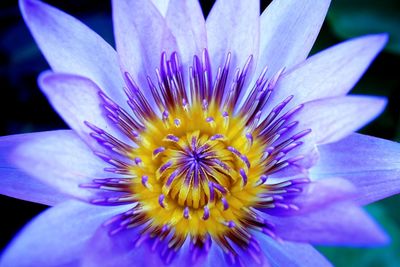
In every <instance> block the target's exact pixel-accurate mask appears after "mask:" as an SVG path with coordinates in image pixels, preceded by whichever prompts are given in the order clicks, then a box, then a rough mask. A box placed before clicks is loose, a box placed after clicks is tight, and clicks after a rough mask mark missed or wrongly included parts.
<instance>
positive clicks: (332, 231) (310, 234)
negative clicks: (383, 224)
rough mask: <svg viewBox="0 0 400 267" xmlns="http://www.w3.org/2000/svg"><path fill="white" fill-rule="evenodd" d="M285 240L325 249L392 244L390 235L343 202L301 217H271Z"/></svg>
mask: <svg viewBox="0 0 400 267" xmlns="http://www.w3.org/2000/svg"><path fill="white" fill-rule="evenodd" d="M267 220H268V221H269V222H271V223H272V224H274V227H275V233H276V234H277V235H278V237H280V238H282V239H284V240H290V241H296V242H306V243H311V244H321V245H351V246H368V245H382V244H386V243H387V242H388V237H387V235H386V234H385V233H384V232H383V231H382V230H381V229H380V228H379V226H378V225H377V224H376V223H375V222H374V221H373V220H372V219H371V218H370V217H369V215H368V214H367V213H366V212H364V211H363V210H362V209H361V208H359V207H358V206H356V205H354V204H352V203H350V202H339V203H336V204H332V205H330V206H328V207H324V208H323V209H321V210H319V211H315V212H311V213H307V214H303V215H299V216H290V217H281V216H280V217H278V216H276V217H275V216H268V217H267Z"/></svg>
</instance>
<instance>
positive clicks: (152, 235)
mask: <svg viewBox="0 0 400 267" xmlns="http://www.w3.org/2000/svg"><path fill="white" fill-rule="evenodd" d="M251 60H252V57H250V58H249V60H248V61H247V63H246V64H245V66H244V68H243V70H242V71H239V70H237V71H236V73H235V75H234V78H233V82H232V84H231V85H230V86H229V90H228V89H227V88H228V86H227V79H228V73H229V63H230V55H229V54H228V56H227V59H226V62H225V64H224V66H223V67H220V68H219V69H218V71H217V74H216V77H215V79H212V77H211V66H210V63H209V62H210V61H209V59H208V54H207V51H206V50H205V51H204V53H203V55H202V59H199V58H198V57H197V56H195V57H194V62H193V67H191V68H190V69H189V77H188V78H189V79H188V80H189V88H187V87H186V85H185V83H184V78H183V75H182V72H181V67H180V65H179V62H178V58H177V54H176V53H173V54H172V55H171V58H170V59H167V58H166V54H165V53H164V54H163V55H162V58H161V64H160V68H159V69H157V70H156V73H157V79H158V81H157V82H158V85H159V88H158V89H157V88H156V87H155V86H154V84H153V83H152V81H151V79H148V81H149V87H150V91H151V93H152V98H153V100H154V103H153V104H150V103H149V102H148V100H147V99H146V97H144V95H143V93H142V91H141V90H139V88H138V86H137V85H136V84H135V82H134V81H133V79H132V78H131V76H130V75H129V74H128V73H126V74H125V78H126V84H127V88H125V92H126V94H127V97H128V104H129V106H130V107H131V109H132V113H133V115H134V116H132V115H131V114H130V112H128V111H125V110H124V109H122V108H121V107H120V106H118V105H117V104H116V103H114V102H113V101H112V100H111V99H109V98H108V97H107V96H106V95H104V94H103V93H99V95H100V98H101V100H102V102H103V106H104V109H105V111H106V114H107V117H108V118H109V119H110V120H111V121H112V122H113V123H114V124H115V126H116V127H117V128H118V129H119V130H120V131H121V132H122V133H123V134H125V135H126V136H127V137H128V138H129V139H131V141H132V143H134V145H130V144H126V143H124V142H122V141H121V140H118V139H117V138H115V137H114V136H112V135H111V134H109V133H108V132H106V131H105V130H103V129H100V128H98V127H96V126H95V125H92V124H91V123H90V122H85V124H86V126H88V127H89V128H90V129H91V130H92V133H91V136H92V137H93V138H94V139H95V140H96V141H97V142H98V143H99V144H100V145H101V146H103V147H105V148H107V149H108V150H109V151H110V153H109V154H107V153H106V154H104V153H100V152H96V154H97V155H98V156H99V157H100V158H102V159H103V160H104V161H106V162H107V163H109V164H111V165H112V167H109V168H106V169H105V171H107V172H110V173H113V174H115V175H116V176H117V177H113V178H106V179H95V180H93V183H89V184H84V185H81V186H82V187H87V188H95V189H100V190H103V192H102V193H104V190H105V191H107V192H109V193H110V194H111V196H110V197H100V198H97V199H93V201H92V202H93V203H94V204H98V205H123V204H131V203H135V205H134V206H133V207H131V208H130V210H128V211H127V212H125V213H122V214H120V215H118V216H116V217H115V218H113V219H111V220H110V222H109V224H112V225H113V227H114V228H115V229H114V230H112V231H111V232H110V233H111V234H114V233H117V232H119V231H121V230H124V229H127V228H132V227H137V228H139V229H140V235H139V237H138V240H137V241H136V243H137V245H139V244H140V243H141V242H143V240H146V239H152V240H155V241H154V244H155V245H157V244H158V243H160V242H161V243H162V242H164V241H165V240H166V242H167V243H166V244H167V245H166V248H165V251H167V252H165V253H163V255H164V256H163V257H164V258H165V261H166V262H170V260H171V259H172V258H173V255H174V254H175V253H176V252H177V251H178V250H179V249H180V248H181V247H182V246H183V244H184V243H185V240H187V239H188V238H190V240H191V241H190V242H191V244H192V245H193V246H194V249H195V251H196V250H204V249H205V250H207V249H208V248H209V246H210V244H211V241H214V242H216V243H217V244H218V245H219V246H220V247H221V248H222V250H223V251H224V252H225V255H227V256H228V258H229V259H230V260H231V261H232V262H233V263H234V262H236V261H238V260H239V261H240V259H239V256H238V255H239V254H238V250H242V251H247V252H249V253H250V255H251V257H252V258H253V259H254V260H255V261H259V259H258V258H257V253H256V251H258V250H259V248H258V244H257V242H256V241H255V239H254V238H253V234H252V231H255V230H257V231H260V232H262V233H264V234H267V235H269V236H271V237H275V235H274V231H273V226H272V225H271V224H269V223H268V222H267V221H266V220H265V219H264V217H263V214H264V213H268V212H281V211H282V210H286V211H287V210H297V209H299V207H298V206H296V205H295V204H293V203H292V199H293V198H294V197H295V196H296V195H297V194H298V193H300V192H301V191H302V187H303V185H304V184H307V183H308V179H285V180H283V181H282V182H280V183H268V182H267V183H266V181H267V178H268V177H269V176H270V175H272V174H274V173H278V172H280V171H281V170H283V169H285V168H289V169H290V167H291V166H292V165H295V163H296V162H297V161H299V160H301V159H302V156H301V155H290V154H291V152H292V150H295V149H296V148H297V147H299V146H301V145H302V144H303V142H302V141H299V140H300V139H301V138H302V137H304V136H305V135H307V134H308V133H310V130H303V129H300V131H298V129H296V127H297V126H298V121H296V120H295V119H294V116H295V115H296V113H297V112H298V111H299V110H300V109H301V107H302V106H298V107H294V108H292V109H290V110H288V111H286V112H285V113H284V114H283V115H280V113H281V112H282V111H283V110H284V109H285V107H286V106H287V104H288V103H289V102H290V100H291V99H292V98H293V96H289V97H288V98H286V99H285V100H283V101H282V102H281V103H279V104H278V105H276V106H275V107H273V108H271V109H270V112H269V113H266V112H265V107H266V105H267V102H268V99H269V97H270V95H271V94H272V90H273V88H274V86H275V84H276V82H277V80H278V79H279V76H280V74H281V73H280V72H279V73H277V74H276V76H274V77H272V78H271V79H267V78H266V77H265V73H266V70H264V71H263V72H262V73H261V75H260V77H259V78H258V79H257V81H256V83H255V85H254V87H253V88H252V90H250V91H249V92H248V95H247V96H246V97H245V98H244V99H243V101H240V100H241V99H240V96H241V91H242V89H243V87H244V84H245V78H246V75H247V71H248V68H249V66H250V65H251ZM296 168H297V169H296ZM296 168H295V169H296V171H297V172H298V168H299V166H298V165H297V167H296ZM121 175H122V176H121ZM193 255H194V256H193V257H194V258H196V257H197V256H196V255H197V252H194V253H193Z"/></svg>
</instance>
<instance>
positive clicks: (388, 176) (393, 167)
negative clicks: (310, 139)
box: [311, 134, 400, 205]
mask: <svg viewBox="0 0 400 267" xmlns="http://www.w3.org/2000/svg"><path fill="white" fill-rule="evenodd" d="M319 150H320V151H321V159H320V161H319V162H318V164H317V165H316V166H315V167H314V168H313V169H312V171H311V174H312V177H315V178H322V177H326V176H331V175H339V176H341V177H343V178H345V179H348V180H349V181H351V182H352V183H353V184H354V185H355V186H356V187H357V190H358V191H359V194H358V198H357V202H358V203H360V204H362V205H366V204H369V203H372V202H375V201H378V200H380V199H383V198H386V197H389V196H392V195H395V194H399V193H400V144H399V143H395V142H391V141H388V140H383V139H379V138H375V137H372V136H366V135H361V134H352V135H350V136H348V137H346V138H344V139H342V140H340V141H339V142H336V143H332V144H327V145H322V146H320V147H319Z"/></svg>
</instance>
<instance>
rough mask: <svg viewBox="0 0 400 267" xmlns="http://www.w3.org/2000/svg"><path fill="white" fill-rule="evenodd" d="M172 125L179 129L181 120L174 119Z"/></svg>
mask: <svg viewBox="0 0 400 267" xmlns="http://www.w3.org/2000/svg"><path fill="white" fill-rule="evenodd" d="M174 124H175V127H176V128H179V127H180V126H181V120H180V119H174Z"/></svg>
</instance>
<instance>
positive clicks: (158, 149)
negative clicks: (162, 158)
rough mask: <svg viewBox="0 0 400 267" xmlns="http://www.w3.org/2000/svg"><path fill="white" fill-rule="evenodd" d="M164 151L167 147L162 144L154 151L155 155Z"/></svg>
mask: <svg viewBox="0 0 400 267" xmlns="http://www.w3.org/2000/svg"><path fill="white" fill-rule="evenodd" d="M164 151H165V147H163V146H160V147H158V148H156V149H154V151H153V156H156V155H158V154H160V153H162V152H164Z"/></svg>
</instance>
